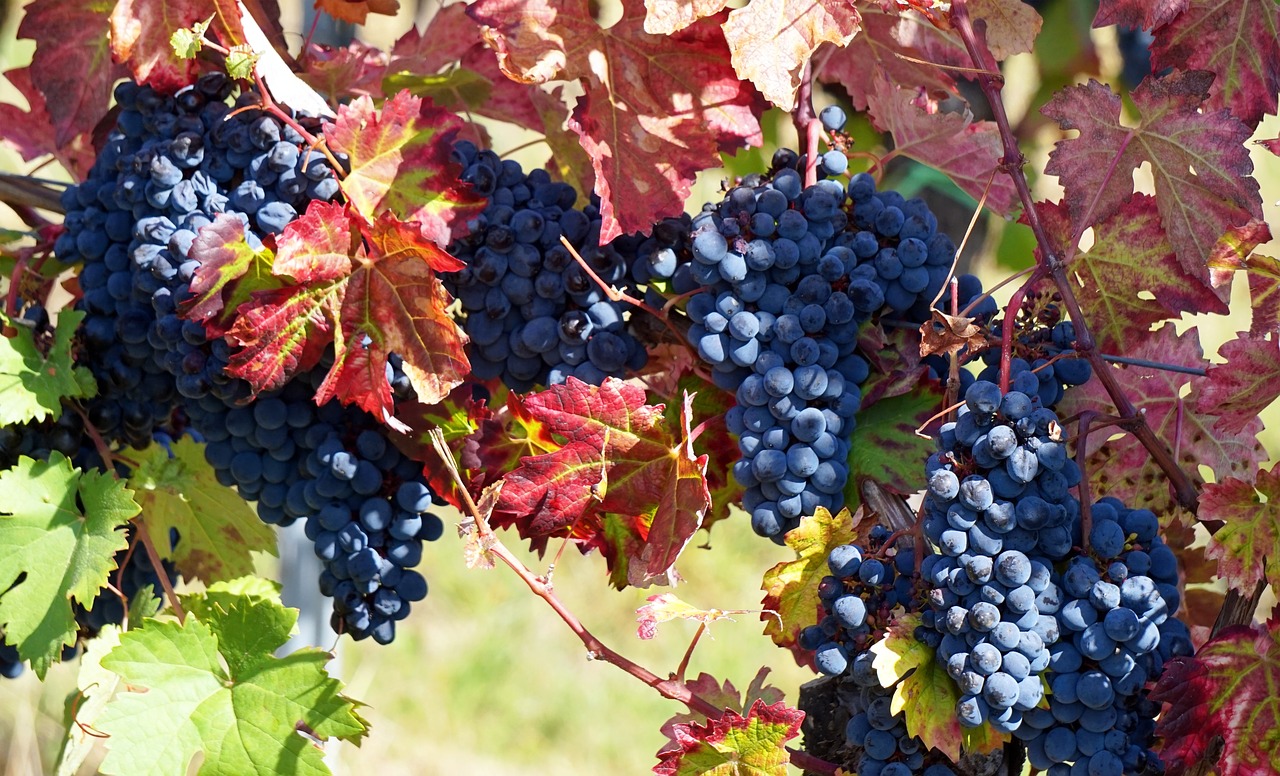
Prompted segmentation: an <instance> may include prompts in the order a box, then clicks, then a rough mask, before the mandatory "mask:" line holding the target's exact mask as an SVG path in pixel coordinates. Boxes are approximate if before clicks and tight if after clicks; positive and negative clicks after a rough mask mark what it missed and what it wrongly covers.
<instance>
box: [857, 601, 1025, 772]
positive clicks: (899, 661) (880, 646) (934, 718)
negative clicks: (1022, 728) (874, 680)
mask: <svg viewBox="0 0 1280 776" xmlns="http://www.w3.org/2000/svg"><path fill="white" fill-rule="evenodd" d="M919 624H920V615H919V614H917V613H912V614H907V615H904V616H902V617H900V618H898V619H897V620H895V621H894V623H893V625H891V626H889V629H888V630H887V631H886V632H885V634H884V637H883V638H882V639H880V640H879V641H877V642H876V643H875V644H873V645H872V646H871V652H872V654H874V655H875V662H874V663H873V664H872V666H873V667H874V668H875V670H876V674H877V676H878V677H879V679H880V685H881V686H882V687H893V688H894V690H893V699H892V701H891V704H890V706H889V710H890V711H891V712H892V713H894V714H898V713H900V712H901V713H903V719H904V721H905V722H906V725H907V734H908V735H911V736H918V737H919V738H920V740H921V741H922V742H923V743H924V746H925V749H926V750H928V749H930V748H936V749H937V750H938V751H939V752H942V753H943V754H945V755H946V756H947V758H948V759H950V760H951V761H952V762H958V761H959V760H960V750H961V747H962V746H963V745H964V744H965V743H966V741H967V742H968V744H969V746H968V747H966V748H967V749H969V750H971V751H978V752H990V751H992V750H994V749H996V748H997V747H999V746H1000V744H1001V743H1002V739H1001V737H1000V736H998V735H996V734H995V733H994V731H992V730H991V727H990V726H989V725H984V726H982V727H981V728H980V729H978V730H976V731H972V732H970V734H969V736H968V738H966V729H965V728H963V727H961V725H960V722H959V721H958V720H957V719H956V714H955V707H956V703H957V702H958V701H959V700H960V691H959V689H958V688H957V687H956V683H955V681H954V680H953V679H952V678H951V677H950V676H949V675H947V665H946V663H945V662H944V661H941V660H939V659H938V655H937V653H936V652H935V651H934V650H932V649H930V648H929V647H927V646H925V645H924V644H922V643H920V642H919V641H917V640H916V637H915V635H914V632H915V629H916V626H918V625H919Z"/></svg>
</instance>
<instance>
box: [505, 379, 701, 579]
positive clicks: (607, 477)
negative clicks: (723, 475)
mask: <svg viewBox="0 0 1280 776" xmlns="http://www.w3.org/2000/svg"><path fill="white" fill-rule="evenodd" d="M688 402H689V399H686V407H685V411H684V413H683V417H682V423H681V428H682V430H683V434H682V438H681V439H680V440H676V439H673V438H672V435H671V434H670V432H669V431H667V427H666V425H665V424H664V423H663V414H662V409H663V408H662V407H661V406H650V405H648V404H646V403H645V394H644V391H643V390H642V389H640V388H638V387H635V386H633V385H629V384H627V383H624V382H623V381H621V380H618V379H615V378H609V379H607V380H605V382H604V383H603V384H602V385H600V386H599V387H596V386H591V385H587V384H586V383H583V382H582V381H580V380H578V379H576V378H570V379H569V380H568V382H567V383H565V384H564V385H553V386H551V387H550V388H548V389H547V390H545V391H543V392H541V393H535V394H532V395H530V396H527V397H525V398H524V399H523V400H522V404H523V406H524V409H525V411H526V412H528V413H529V415H531V416H532V417H533V418H535V419H536V420H538V421H540V422H541V423H543V424H545V426H546V431H547V432H548V433H550V434H552V435H554V436H555V437H557V438H559V439H563V440H564V442H563V444H562V445H561V446H560V447H559V449H557V450H554V451H552V452H548V453H544V454H542V455H536V456H529V457H525V458H522V459H521V461H520V466H519V468H517V469H515V470H514V471H512V472H509V473H508V474H507V475H505V476H504V477H503V480H504V481H505V486H504V487H503V489H502V494H501V496H500V497H499V499H498V504H497V507H496V510H495V511H496V512H498V513H506V514H507V515H508V516H509V519H510V520H511V521H513V522H516V523H517V524H518V526H519V527H520V529H521V533H522V535H526V536H528V537H531V538H534V539H545V538H547V537H550V536H569V537H571V538H572V539H573V540H574V541H575V542H577V543H579V544H580V545H581V546H582V547H583V549H584V550H586V549H590V548H595V547H599V548H601V549H603V550H604V552H605V554H606V556H607V557H608V559H609V566H610V570H611V572H612V581H613V583H614V584H615V585H617V586H619V587H621V586H622V585H623V584H631V585H637V586H647V585H649V584H652V583H654V582H656V581H662V580H664V579H667V578H668V576H669V574H670V573H671V571H672V569H673V567H674V565H675V561H676V559H677V558H678V557H679V555H680V553H681V551H683V550H684V548H685V546H686V545H687V544H688V542H689V540H690V539H691V538H692V537H693V534H694V533H696V532H697V530H698V528H699V527H701V525H702V520H703V518H704V517H705V516H706V514H707V510H708V509H710V507H711V495H710V493H709V492H708V491H707V482H706V479H705V476H704V474H703V473H704V472H705V471H706V466H707V459H706V456H696V455H695V454H694V452H693V447H692V443H691V442H690V441H689V425H688V424H689V409H688Z"/></svg>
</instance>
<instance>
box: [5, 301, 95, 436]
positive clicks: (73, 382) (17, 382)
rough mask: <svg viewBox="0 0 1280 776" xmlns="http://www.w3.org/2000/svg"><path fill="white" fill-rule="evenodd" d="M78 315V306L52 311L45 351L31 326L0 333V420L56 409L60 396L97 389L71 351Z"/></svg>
mask: <svg viewBox="0 0 1280 776" xmlns="http://www.w3.org/2000/svg"><path fill="white" fill-rule="evenodd" d="M82 320H84V313H83V312H81V311H79V310H63V311H62V312H61V313H59V314H58V324H57V328H55V329H54V337H53V343H52V345H51V346H50V348H49V352H47V353H45V352H42V351H41V349H40V347H39V346H37V345H36V341H35V337H34V336H33V334H32V332H31V329H28V328H26V327H25V326H17V327H14V328H15V332H14V335H13V336H12V337H0V426H12V425H17V424H20V423H27V422H29V421H32V420H44V419H45V418H53V419H55V420H56V419H57V418H58V417H59V416H61V415H62V400H63V399H85V398H89V397H91V396H93V395H94V394H95V393H97V391H98V386H97V383H95V382H94V379H93V375H92V374H91V373H90V372H89V370H88V369H86V368H84V367H82V366H76V365H75V362H74V361H73V359H72V357H71V338H72V337H74V336H75V333H76V327H77V326H79V325H80V321H82Z"/></svg>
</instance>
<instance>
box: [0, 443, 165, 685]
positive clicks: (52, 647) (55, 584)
mask: <svg viewBox="0 0 1280 776" xmlns="http://www.w3.org/2000/svg"><path fill="white" fill-rule="evenodd" d="M81 505H83V506H81ZM139 511H140V510H139V508H138V505H137V503H135V502H134V500H133V493H132V491H130V490H128V489H126V488H125V486H124V483H122V482H120V481H118V480H116V479H115V477H113V476H110V475H107V474H104V473H102V472H100V471H93V470H91V471H86V472H81V470H79V469H76V468H74V467H73V466H72V465H71V461H69V460H68V459H67V457H66V456H64V455H63V454H62V453H59V452H54V453H52V454H51V455H50V457H49V460H48V461H35V460H32V459H31V458H28V457H26V456H22V457H21V458H19V459H18V464H17V465H16V466H14V467H13V468H12V469H8V470H6V471H4V472H0V590H4V591H5V593H4V595H3V596H0V626H3V627H4V633H5V640H6V641H8V642H9V643H10V644H12V645H13V646H15V647H17V648H18V654H19V655H21V656H22V658H23V659H25V660H30V661H31V667H32V668H33V669H35V672H36V674H37V675H39V676H40V678H41V679H43V678H44V675H45V672H46V671H48V670H49V666H50V665H52V664H53V663H54V662H56V661H57V660H58V658H59V656H60V655H61V653H62V647H63V646H64V645H70V644H74V643H75V638H76V628H77V626H76V618H75V611H74V609H73V608H72V602H73V601H74V602H76V603H79V604H80V605H81V606H84V607H85V608H90V607H92V606H93V601H94V599H95V598H97V597H98V591H99V590H101V589H102V587H103V586H104V585H105V584H106V582H107V575H108V574H110V573H111V571H112V570H113V569H115V568H116V561H115V554H116V553H117V552H119V551H120V550H123V549H124V548H125V547H127V546H128V545H129V542H128V540H127V539H126V538H125V534H124V531H123V530H121V529H123V528H124V526H125V524H127V523H128V522H129V518H131V517H133V516H134V515H136V514H138V512H139ZM19 579H21V580H22V581H20V582H19V581H18V580H19ZM15 583H16V584H15Z"/></svg>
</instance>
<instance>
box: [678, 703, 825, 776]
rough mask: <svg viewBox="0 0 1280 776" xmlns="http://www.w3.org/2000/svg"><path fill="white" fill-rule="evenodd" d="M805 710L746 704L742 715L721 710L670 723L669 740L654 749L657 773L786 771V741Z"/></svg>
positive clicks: (723, 775) (730, 775)
mask: <svg viewBox="0 0 1280 776" xmlns="http://www.w3.org/2000/svg"><path fill="white" fill-rule="evenodd" d="M803 720H804V712H803V711H799V710H797V709H791V708H787V705H786V704H785V703H775V704H773V705H772V706H770V705H767V704H766V703H765V702H764V701H763V700H757V701H756V702H755V703H753V704H751V710H750V711H749V712H747V715H746V716H745V717H744V716H742V715H741V714H739V713H737V712H734V711H728V710H726V711H725V713H724V714H723V715H721V717H720V718H719V719H714V720H710V721H708V722H706V723H697V722H691V723H682V724H676V725H673V726H672V732H673V733H674V734H675V736H674V738H675V740H674V743H673V744H672V746H670V747H668V748H666V749H663V750H662V751H660V752H658V764H657V765H655V766H654V767H653V772H654V773H656V774H658V776H702V775H703V774H706V775H708V776H786V774H787V763H788V762H790V760H791V756H790V754H789V753H788V752H787V749H786V746H785V744H786V742H787V741H790V740H791V739H792V738H795V737H796V736H797V735H799V734H800V723H801V721H803Z"/></svg>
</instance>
